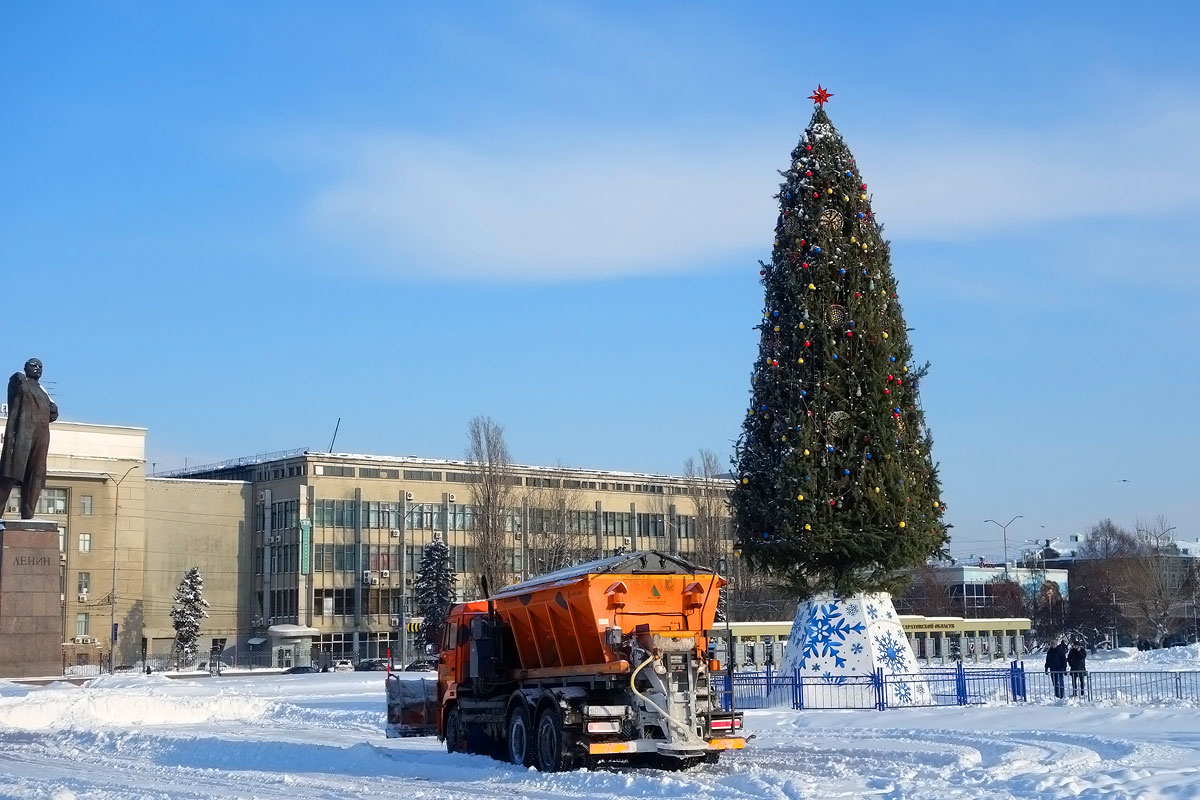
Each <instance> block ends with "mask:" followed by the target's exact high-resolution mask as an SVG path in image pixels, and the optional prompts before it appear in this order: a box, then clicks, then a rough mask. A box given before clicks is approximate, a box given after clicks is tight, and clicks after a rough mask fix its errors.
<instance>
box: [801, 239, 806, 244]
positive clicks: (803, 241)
mask: <svg viewBox="0 0 1200 800" xmlns="http://www.w3.org/2000/svg"><path fill="white" fill-rule="evenodd" d="M800 244H801V245H806V244H808V242H807V241H805V240H804V239H801V240H800Z"/></svg>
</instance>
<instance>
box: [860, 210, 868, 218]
mask: <svg viewBox="0 0 1200 800" xmlns="http://www.w3.org/2000/svg"><path fill="white" fill-rule="evenodd" d="M858 218H859V219H866V218H867V215H866V214H864V213H863V212H861V211H860V212H858Z"/></svg>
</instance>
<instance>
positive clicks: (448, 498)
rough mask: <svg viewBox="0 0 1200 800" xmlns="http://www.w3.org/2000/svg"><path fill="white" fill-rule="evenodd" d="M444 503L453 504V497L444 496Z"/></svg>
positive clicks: (450, 495) (449, 495)
mask: <svg viewBox="0 0 1200 800" xmlns="http://www.w3.org/2000/svg"><path fill="white" fill-rule="evenodd" d="M446 502H447V503H453V502H454V495H452V494H448V495H446Z"/></svg>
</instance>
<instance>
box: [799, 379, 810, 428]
mask: <svg viewBox="0 0 1200 800" xmlns="http://www.w3.org/2000/svg"><path fill="white" fill-rule="evenodd" d="M800 396H801V397H808V389H801V390H800ZM796 430H800V426H799V425H797V426H796Z"/></svg>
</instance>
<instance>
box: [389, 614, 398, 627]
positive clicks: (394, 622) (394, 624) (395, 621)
mask: <svg viewBox="0 0 1200 800" xmlns="http://www.w3.org/2000/svg"><path fill="white" fill-rule="evenodd" d="M388 624H389V625H391V626H392V627H393V628H399V627H400V618H399V617H392V618H391V619H390V620H388Z"/></svg>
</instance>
